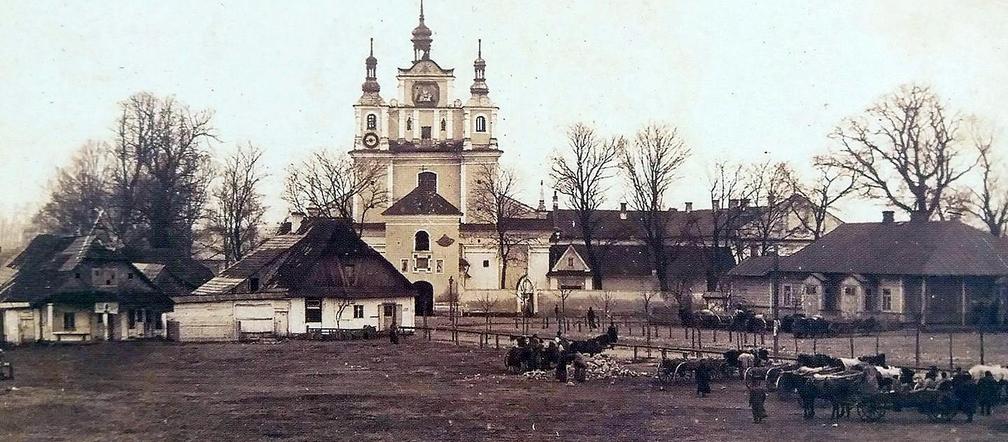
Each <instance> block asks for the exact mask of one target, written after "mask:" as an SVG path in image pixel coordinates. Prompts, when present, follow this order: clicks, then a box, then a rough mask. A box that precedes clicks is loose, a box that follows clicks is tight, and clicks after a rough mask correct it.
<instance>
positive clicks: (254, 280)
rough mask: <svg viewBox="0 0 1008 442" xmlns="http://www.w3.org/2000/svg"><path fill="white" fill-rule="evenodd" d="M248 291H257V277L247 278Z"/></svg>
mask: <svg viewBox="0 0 1008 442" xmlns="http://www.w3.org/2000/svg"><path fill="white" fill-rule="evenodd" d="M249 291H250V292H258V291H259V278H249Z"/></svg>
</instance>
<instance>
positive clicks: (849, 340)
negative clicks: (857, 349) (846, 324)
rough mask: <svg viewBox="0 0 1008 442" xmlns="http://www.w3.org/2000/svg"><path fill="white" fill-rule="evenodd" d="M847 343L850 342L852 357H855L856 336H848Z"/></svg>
mask: <svg viewBox="0 0 1008 442" xmlns="http://www.w3.org/2000/svg"><path fill="white" fill-rule="evenodd" d="M847 341H848V342H850V357H852V358H853V357H854V335H849V336H847Z"/></svg>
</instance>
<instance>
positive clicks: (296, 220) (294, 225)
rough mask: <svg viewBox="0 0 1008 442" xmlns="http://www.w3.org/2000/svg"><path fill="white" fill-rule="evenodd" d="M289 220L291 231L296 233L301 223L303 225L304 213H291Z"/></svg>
mask: <svg viewBox="0 0 1008 442" xmlns="http://www.w3.org/2000/svg"><path fill="white" fill-rule="evenodd" d="M289 218H290V223H291V230H292V231H294V232H296V231H297V230H298V229H300V228H301V223H303V222H304V220H305V214H304V212H291V213H290V216H289Z"/></svg>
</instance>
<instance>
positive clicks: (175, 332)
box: [169, 218, 414, 341]
mask: <svg viewBox="0 0 1008 442" xmlns="http://www.w3.org/2000/svg"><path fill="white" fill-rule="evenodd" d="M173 299H174V301H175V311H174V312H173V313H172V314H171V317H170V321H169V328H170V329H171V331H170V334H171V337H172V338H174V339H178V340H180V341H222V340H238V339H241V338H243V337H246V336H261V335H275V336H288V335H298V334H304V333H308V332H310V331H312V330H319V329H361V328H364V327H365V326H371V327H374V328H375V329H377V330H386V329H388V328H389V327H391V326H392V325H396V326H413V325H414V320H413V316H414V289H413V286H412V285H411V284H410V282H409V281H408V280H407V279H406V278H405V277H404V276H403V275H402V274H401V273H400V272H399V271H398V270H397V269H396V267H395V266H394V265H392V264H391V263H390V262H388V261H387V260H386V259H385V258H384V257H382V255H381V254H379V253H378V252H376V251H375V250H374V249H372V248H371V247H370V246H368V245H367V244H365V243H364V242H363V241H361V240H360V238H359V237H358V236H357V233H356V232H355V231H354V229H353V228H352V226H350V225H349V224H348V223H346V222H344V221H341V220H335V219H330V218H305V219H304V220H303V221H302V222H300V224H299V225H298V226H291V225H290V224H285V226H284V227H281V230H280V231H279V232H278V234H277V235H275V236H274V237H272V238H271V239H269V240H268V241H266V242H265V243H264V244H263V245H261V246H260V247H258V248H256V249H255V250H253V251H252V252H251V253H249V254H248V255H247V256H245V257H244V258H242V259H241V260H239V261H238V262H236V263H234V264H233V265H231V266H230V267H228V268H226V269H224V270H223V271H222V272H221V274H220V275H218V276H216V277H214V278H213V279H211V280H210V281H208V282H207V283H206V284H203V285H202V286H201V287H199V288H198V289H196V290H195V291H194V292H193V293H192V294H190V295H184V296H176V297H174V298H173Z"/></svg>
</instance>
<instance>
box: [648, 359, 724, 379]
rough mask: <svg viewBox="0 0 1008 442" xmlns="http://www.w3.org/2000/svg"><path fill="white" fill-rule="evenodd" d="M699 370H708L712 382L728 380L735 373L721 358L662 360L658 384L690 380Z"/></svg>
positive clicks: (659, 365)
mask: <svg viewBox="0 0 1008 442" xmlns="http://www.w3.org/2000/svg"><path fill="white" fill-rule="evenodd" d="M697 369H706V370H707V371H708V372H709V373H710V375H711V380H718V379H724V378H727V377H729V376H731V374H732V372H733V369H732V367H729V366H728V363H727V362H725V360H724V359H721V358H676V359H662V360H661V361H659V362H658V382H659V383H661V384H666V385H667V384H673V383H676V382H677V381H680V380H682V381H686V380H690V379H692V378H693V374H694V373H696V370H697Z"/></svg>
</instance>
